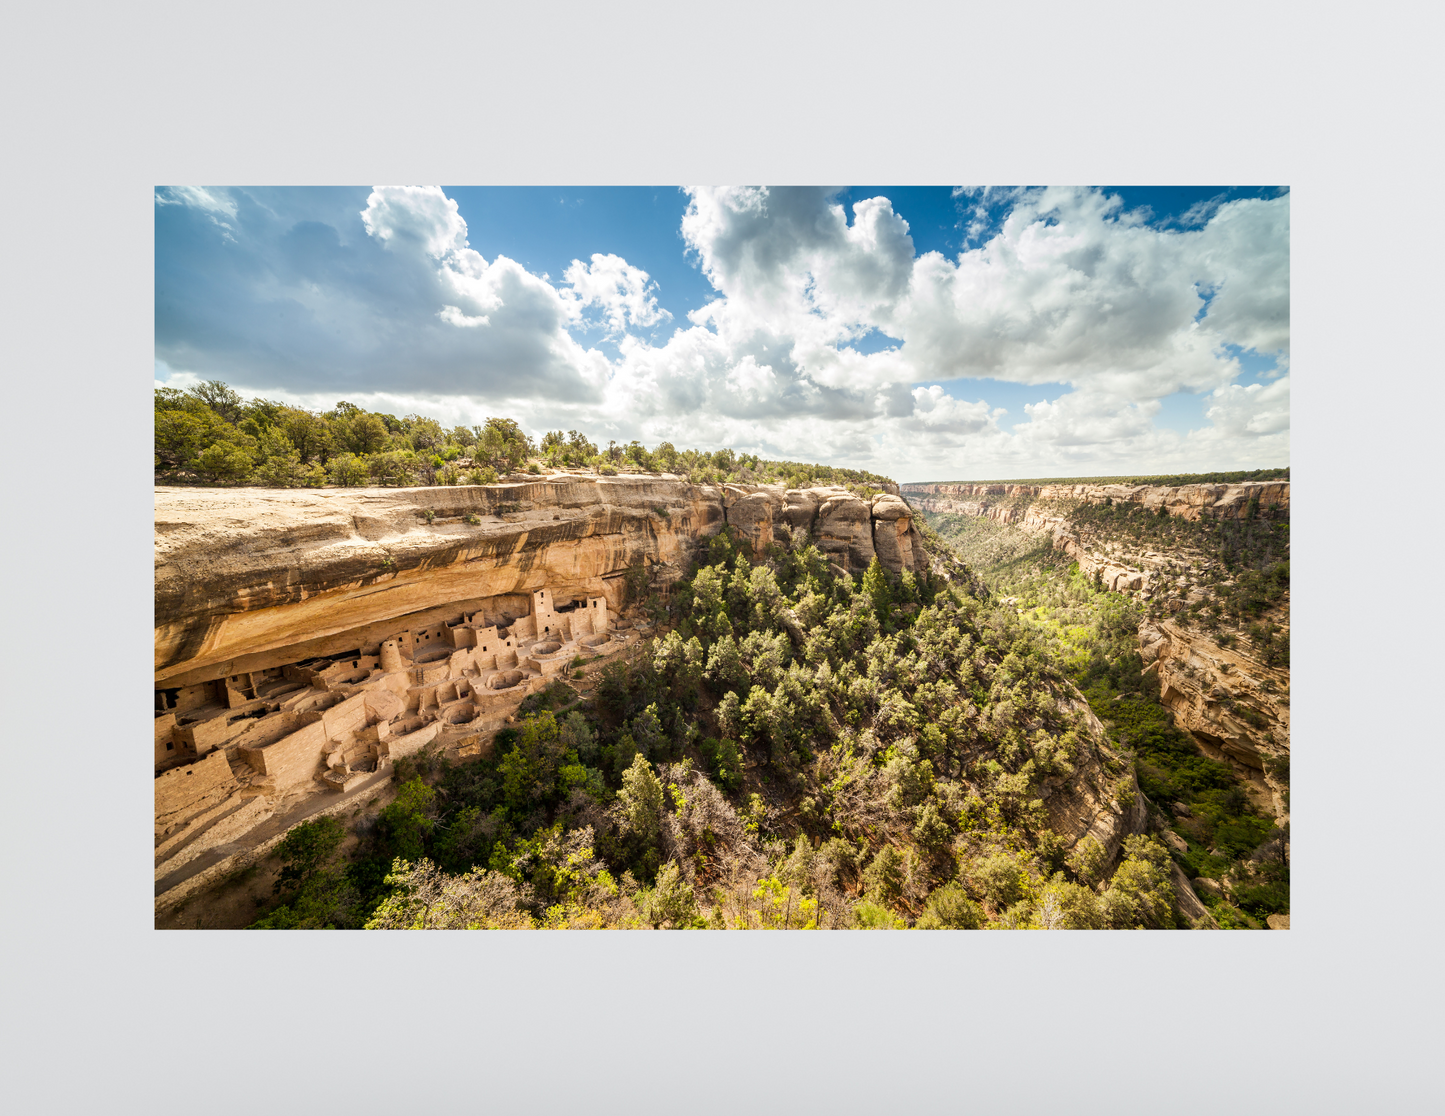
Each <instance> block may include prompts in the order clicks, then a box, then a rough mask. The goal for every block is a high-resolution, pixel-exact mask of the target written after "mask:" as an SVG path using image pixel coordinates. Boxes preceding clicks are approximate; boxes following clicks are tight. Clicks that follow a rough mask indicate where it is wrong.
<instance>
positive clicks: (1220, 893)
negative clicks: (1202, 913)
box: [1194, 876, 1224, 899]
mask: <svg viewBox="0 0 1445 1116" xmlns="http://www.w3.org/2000/svg"><path fill="white" fill-rule="evenodd" d="M1194 891H1195V892H1196V894H1199V895H1208V896H1210V897H1211V898H1213V899H1223V898H1224V888H1223V887H1222V886H1221V885H1220V883H1219V881H1218V880H1211V879H1210V878H1209V877H1208V876H1200V877H1199V878H1198V879H1196V880H1195V881H1194Z"/></svg>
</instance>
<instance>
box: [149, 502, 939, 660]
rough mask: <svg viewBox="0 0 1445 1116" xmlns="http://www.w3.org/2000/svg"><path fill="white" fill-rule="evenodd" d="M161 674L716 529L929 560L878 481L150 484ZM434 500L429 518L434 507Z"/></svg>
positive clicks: (612, 565) (586, 583)
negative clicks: (858, 487)
mask: <svg viewBox="0 0 1445 1116" xmlns="http://www.w3.org/2000/svg"><path fill="white" fill-rule="evenodd" d="M155 501H156V526H155V529H156V535H155V547H156V598H155V677H156V685H157V686H158V687H160V686H167V687H176V686H188V685H193V684H196V683H199V682H203V681H207V680H211V679H217V678H222V677H225V676H228V675H232V674H236V673H238V672H242V671H256V670H263V669H266V668H268V667H274V666H277V665H280V664H281V663H284V662H291V661H294V660H296V659H298V658H302V657H306V656H315V655H329V654H336V653H339V652H344V651H349V650H354V649H356V648H358V647H360V646H363V645H365V644H368V643H376V642H378V641H379V640H380V638H382V636H384V635H385V634H386V629H387V626H388V625H393V622H394V621H396V620H397V619H398V618H400V617H403V616H407V617H412V618H414V619H418V620H425V619H426V618H425V617H423V616H421V614H423V613H425V612H426V610H428V609H437V608H442V609H450V610H452V611H455V610H456V608H457V607H458V606H460V607H463V608H471V609H475V608H479V607H481V603H482V602H484V601H488V600H495V599H497V598H501V597H504V596H507V595H513V596H517V597H518V598H519V600H520V599H522V598H524V597H525V595H526V594H528V593H530V592H532V591H534V590H536V589H539V588H543V587H547V588H549V589H551V590H552V591H553V592H554V593H555V594H556V596H557V599H559V600H562V599H564V598H566V597H567V596H569V595H570V596H575V597H593V596H601V597H604V598H605V599H606V600H607V601H608V603H609V605H610V606H611V607H612V608H613V609H614V610H615V609H616V608H617V607H618V606H619V605H620V603H621V601H622V597H623V594H624V589H623V578H624V577H625V575H626V574H627V571H628V570H629V569H635V568H638V567H642V568H645V569H648V570H650V571H651V572H652V574H653V576H654V578H655V580H656V581H657V582H658V583H660V584H664V585H665V584H667V583H668V582H670V581H671V580H675V579H676V578H677V577H680V576H681V575H682V574H683V572H684V571H685V570H686V568H687V565H688V563H689V561H690V560H691V558H692V555H693V552H694V548H695V547H696V545H697V544H698V542H699V541H700V540H705V539H707V538H708V537H710V536H712V535H714V534H716V533H717V532H718V531H719V530H721V529H722V527H723V526H724V524H730V525H732V526H733V527H734V528H735V529H736V530H737V531H738V533H739V534H740V535H742V536H743V537H745V538H747V539H749V540H751V541H752V543H753V546H754V548H755V550H756V552H757V553H758V554H759V555H761V554H762V552H763V551H764V550H765V549H766V548H767V547H768V546H770V545H772V544H774V543H787V542H789V541H790V540H791V539H792V537H793V533H794V532H795V531H798V530H802V531H804V532H807V533H808V535H809V536H811V537H812V539H813V540H814V541H815V542H816V543H817V545H818V546H819V548H820V549H821V550H822V551H823V552H824V553H825V554H827V555H828V556H829V558H830V559H831V560H832V561H833V562H835V563H836V564H837V565H838V566H840V567H841V568H843V569H845V570H848V571H849V572H858V571H861V570H863V569H865V568H866V567H867V565H868V563H869V562H870V561H871V560H872V558H873V557H874V555H875V554H876V555H878V557H879V560H880V561H881V562H882V563H883V564H884V565H885V566H888V567H890V568H891V569H893V570H894V571H895V572H901V571H903V570H916V569H922V568H925V567H926V565H927V558H926V556H925V555H924V552H923V547H922V542H921V540H920V538H919V536H918V532H917V531H916V530H914V529H913V528H912V512H911V511H910V509H909V508H908V506H907V504H905V503H904V502H903V501H902V500H900V499H899V498H898V497H897V496H895V495H892V494H888V493H885V494H883V495H880V496H877V497H875V498H873V499H872V500H871V501H865V500H863V499H861V498H860V497H858V496H856V495H854V494H852V493H851V492H848V491H847V490H846V489H842V488H812V489H804V490H799V489H784V488H782V486H778V485H773V486H750V485H727V486H723V487H714V486H706V485H703V486H699V485H693V484H689V483H688V482H686V481H682V480H678V479H675V478H669V477H663V478H657V477H643V476H619V477H574V476H554V477H548V478H545V479H538V480H537V481H533V482H518V483H512V484H499V485H486V486H482V485H477V486H458V487H440V488H406V489H365V488H358V489H319V490H284V489H257V488H226V489H190V488H158V489H156V494H155ZM428 513H430V515H428Z"/></svg>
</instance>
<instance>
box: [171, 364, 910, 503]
mask: <svg viewBox="0 0 1445 1116" xmlns="http://www.w3.org/2000/svg"><path fill="white" fill-rule="evenodd" d="M544 466H545V467H550V468H553V469H565V470H568V471H583V470H588V471H592V472H595V473H598V474H601V475H603V476H606V475H611V474H615V473H616V472H618V471H619V470H625V471H628V472H665V473H674V474H677V475H680V476H683V477H685V478H686V479H687V480H689V481H691V482H692V483H694V484H717V483H722V482H732V483H743V484H772V483H782V484H786V485H787V486H788V487H790V488H800V487H807V486H810V485H819V484H838V485H847V486H850V487H853V488H855V489H859V490H866V489H871V490H872V491H873V492H874V493H876V492H877V491H879V488H878V486H879V485H881V484H885V483H891V482H890V481H889V478H887V477H883V476H879V475H877V474H876V473H870V472H867V471H865V470H861V469H843V468H838V467H836V466H832V465H808V464H802V463H800V462H796V461H771V460H766V459H763V458H761V457H759V456H758V455H757V454H749V453H744V454H738V453H736V452H735V451H734V450H731V449H720V450H715V451H713V452H711V453H708V452H705V451H700V450H691V449H690V450H679V449H676V448H675V447H674V446H673V445H672V443H671V442H663V443H661V444H660V445H658V446H655V447H654V448H652V449H650V450H649V449H647V448H646V447H645V446H643V444H642V443H641V442H638V441H632V442H628V443H627V444H625V445H619V444H618V443H617V442H615V441H611V442H608V444H607V446H606V448H605V449H600V448H599V447H598V445H597V444H596V443H594V442H593V441H591V440H590V439H589V438H587V436H586V435H584V434H581V433H579V432H578V431H576V430H568V431H565V432H564V431H561V430H553V431H548V432H547V433H545V434H544V435H543V436H542V438H541V439H540V441H536V442H534V441H533V439H532V438H530V437H529V436H528V435H527V434H526V432H524V431H523V430H522V428H521V427H520V426H519V425H518V424H517V422H516V421H515V420H513V419H510V418H488V419H487V420H486V421H485V422H484V423H482V424H481V425H480V426H455V427H452V428H451V429H450V430H448V429H446V428H445V427H443V426H442V425H441V423H439V422H437V421H436V420H435V419H431V418H426V417H423V416H421V415H406V416H405V417H403V418H397V417H396V416H395V415H389V414H383V413H380V412H370V411H364V410H362V409H361V408H360V407H357V406H355V405H353V404H351V403H347V402H345V401H342V402H339V403H337V404H336V406H335V407H334V408H332V409H331V410H330V411H325V412H316V411H306V410H302V409H300V408H297V407H288V406H286V405H285V404H283V403H277V402H274V401H272V400H268V399H259V398H258V399H251V400H243V399H242V398H241V396H240V395H239V394H238V393H237V392H236V391H235V390H233V389H232V388H230V387H228V386H227V385H226V384H224V383H222V382H221V381H219V380H208V381H206V382H204V383H200V384H197V385H196V386H195V387H192V388H190V389H187V390H185V391H181V390H179V389H177V388H169V387H162V388H157V389H156V393H155V468H156V479H157V481H158V482H160V483H165V484H196V483H201V484H253V485H266V486H270V487H278V488H298V487H299V488H319V487H321V486H323V485H343V486H357V485H452V484H492V483H495V482H496V481H497V479H498V478H499V477H501V476H505V475H507V474H511V473H517V472H530V473H541V471H542V469H543V467H544Z"/></svg>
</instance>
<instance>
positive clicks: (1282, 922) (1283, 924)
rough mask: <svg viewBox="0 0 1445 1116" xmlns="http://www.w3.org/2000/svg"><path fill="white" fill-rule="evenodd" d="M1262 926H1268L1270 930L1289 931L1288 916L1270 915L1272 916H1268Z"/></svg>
mask: <svg viewBox="0 0 1445 1116" xmlns="http://www.w3.org/2000/svg"><path fill="white" fill-rule="evenodd" d="M1264 924H1265V925H1266V926H1268V927H1269V928H1270V929H1271V930H1288V929H1289V915H1287V914H1272V915H1270V916H1269V917H1268V918H1267V919H1265V920H1264Z"/></svg>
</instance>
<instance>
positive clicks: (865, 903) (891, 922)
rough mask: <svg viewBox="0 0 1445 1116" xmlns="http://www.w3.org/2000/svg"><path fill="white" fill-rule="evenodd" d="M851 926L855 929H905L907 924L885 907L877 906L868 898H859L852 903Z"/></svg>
mask: <svg viewBox="0 0 1445 1116" xmlns="http://www.w3.org/2000/svg"><path fill="white" fill-rule="evenodd" d="M853 928H854V929H855V930H906V929H907V928H908V924H907V923H905V922H904V921H903V920H902V919H901V918H899V917H898V916H897V915H896V914H894V913H893V912H892V911H890V910H889V909H888V908H887V907H882V906H879V905H878V904H877V903H874V902H872V901H870V900H868V899H860V900H859V901H858V902H857V903H855V904H854V905H853Z"/></svg>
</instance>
